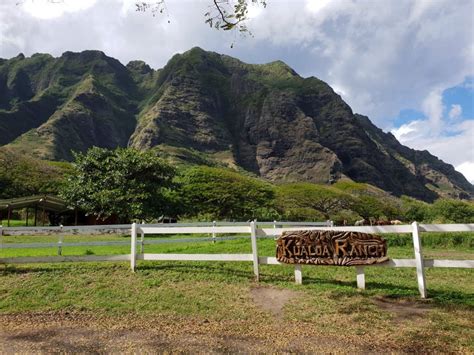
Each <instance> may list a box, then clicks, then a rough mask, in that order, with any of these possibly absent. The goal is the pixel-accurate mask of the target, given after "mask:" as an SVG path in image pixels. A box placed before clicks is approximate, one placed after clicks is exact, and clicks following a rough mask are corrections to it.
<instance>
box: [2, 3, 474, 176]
mask: <svg viewBox="0 0 474 355" xmlns="http://www.w3.org/2000/svg"><path fill="white" fill-rule="evenodd" d="M231 1H232V0H231ZM152 2H153V1H152ZM135 3H136V1H135V0H2V1H1V2H0V57H2V58H11V57H14V56H16V55H18V53H20V52H21V53H24V54H25V55H27V56H30V55H32V54H34V53H37V52H41V53H50V54H52V55H54V56H60V55H61V54H62V53H63V52H65V51H68V50H69V51H81V50H85V49H98V50H102V51H104V52H105V53H106V54H107V55H109V56H112V57H115V58H117V59H119V60H120V61H121V62H122V63H124V64H126V63H128V61H130V60H135V59H140V60H144V61H145V62H147V63H148V64H149V65H150V66H152V67H153V68H161V67H163V66H164V65H165V64H166V62H167V61H168V60H169V59H170V58H171V56H172V55H173V54H175V53H181V52H184V51H186V50H188V49H190V48H192V47H194V46H199V47H201V48H203V49H206V50H212V51H215V52H218V53H224V54H228V55H231V56H233V57H236V58H239V59H241V60H243V61H245V62H248V63H266V62H270V61H274V60H283V61H284V62H286V63H287V64H288V65H290V66H291V67H292V68H294V69H295V70H296V72H298V73H299V74H300V75H302V76H304V77H308V76H316V77H318V78H320V79H322V80H324V81H325V82H327V83H328V84H329V85H331V86H332V87H333V89H334V90H335V91H336V92H337V93H338V94H340V95H341V96H342V98H343V99H344V100H345V101H346V102H347V103H348V104H349V105H350V106H351V107H352V109H353V111H354V112H356V113H360V114H363V115H366V116H368V117H369V118H370V119H371V120H372V122H374V123H375V124H376V125H377V126H379V127H380V128H382V129H383V130H384V131H386V132H392V133H393V134H394V135H395V136H396V137H397V139H398V140H399V141H400V142H401V143H403V144H405V145H407V146H409V147H411V148H415V149H420V150H425V149H426V150H428V151H430V152H431V153H432V154H434V155H436V156H438V157H439V158H440V159H442V160H443V161H445V162H447V163H450V164H452V165H453V166H454V167H455V168H456V169H457V170H458V171H460V172H461V173H463V174H464V176H466V178H467V179H468V180H469V181H471V183H474V109H473V106H474V94H473V90H474V89H473V87H474V15H473V13H474V1H472V0H285V1H284V0H267V7H266V8H263V7H261V6H254V7H252V8H251V9H250V12H249V14H250V19H249V21H248V24H247V26H248V28H249V29H250V30H251V32H252V34H253V35H252V36H246V37H242V36H240V35H239V34H238V33H235V32H230V33H229V32H225V31H217V30H214V29H211V28H209V26H208V25H206V24H205V23H204V21H205V18H204V13H205V12H207V11H209V9H212V8H210V5H211V4H212V0H165V7H164V8H163V10H164V11H163V13H162V14H160V13H158V14H156V16H153V14H152V13H151V12H146V13H141V12H137V11H136V8H135ZM232 44H233V46H231V45H232ZM231 47H232V48H231Z"/></svg>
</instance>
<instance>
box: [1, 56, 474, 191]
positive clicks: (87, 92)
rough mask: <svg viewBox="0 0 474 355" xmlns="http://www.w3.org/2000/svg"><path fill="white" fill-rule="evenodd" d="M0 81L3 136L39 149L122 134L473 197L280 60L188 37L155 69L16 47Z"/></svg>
mask: <svg viewBox="0 0 474 355" xmlns="http://www.w3.org/2000/svg"><path fill="white" fill-rule="evenodd" d="M0 92H1V93H2V94H1V95H0V137H1V138H0V144H4V145H5V144H6V145H8V146H9V147H10V148H12V149H17V150H20V151H22V152H25V153H27V154H32V155H36V156H38V157H40V158H48V159H56V160H70V159H71V157H72V154H71V150H76V151H84V150H86V149H87V148H88V147H91V146H93V145H95V146H101V147H108V148H112V147H116V146H126V145H130V146H133V147H136V148H139V149H151V148H155V149H157V150H160V151H166V152H167V153H169V154H171V155H173V154H175V155H178V158H179V157H180V158H181V159H184V160H186V159H187V157H190V156H191V155H195V153H196V152H198V153H199V154H201V155H203V156H205V157H206V159H209V160H211V161H221V162H224V163H226V164H228V165H230V166H234V167H241V168H243V169H245V170H248V171H251V172H253V173H256V174H257V175H260V176H262V177H264V178H266V179H269V180H272V181H286V182H290V181H311V182H318V183H330V182H333V181H336V180H338V179H341V178H343V177H346V178H350V179H353V180H355V181H358V182H367V183H370V184H373V185H376V186H378V187H380V188H382V189H384V190H386V191H390V192H392V193H394V194H395V195H402V194H405V195H409V196H413V197H417V198H421V199H424V200H433V199H435V198H436V197H438V196H450V197H456V198H473V197H474V187H473V186H472V185H471V184H470V183H469V182H467V181H466V179H465V178H464V177H463V176H462V175H461V174H460V173H458V172H456V171H455V170H454V168H453V167H452V166H451V165H449V164H446V163H443V162H442V161H441V160H439V159H437V158H436V157H434V156H432V155H431V154H429V153H428V152H426V151H423V152H420V151H415V150H412V149H409V148H407V147H404V146H402V145H401V144H400V143H399V142H398V141H397V140H396V139H395V137H393V136H392V135H391V134H389V133H388V134H387V133H384V132H383V131H381V130H380V129H378V128H377V127H376V126H374V125H373V124H372V123H371V122H370V120H369V119H368V118H367V117H364V116H360V115H357V114H353V113H352V110H351V109H350V107H349V106H348V105H347V104H346V103H345V102H344V101H343V100H342V99H341V98H340V97H339V96H338V95H337V94H336V93H334V91H333V90H332V89H331V88H330V87H329V86H328V85H327V84H326V83H324V82H322V81H320V80H318V79H316V78H302V77H300V76H298V75H297V74H296V73H295V72H294V71H293V70H292V69H291V68H289V67H288V66H287V65H286V64H284V63H283V62H279V61H277V62H273V63H269V64H264V65H249V64H245V63H243V62H240V61H239V60H237V59H234V58H231V57H228V56H224V55H219V54H216V53H211V52H206V51H203V50H202V49H200V48H193V49H192V50H190V51H188V52H186V53H184V54H179V55H175V56H174V57H173V58H172V59H171V60H170V61H169V62H168V64H167V65H166V66H165V67H164V68H163V69H160V70H157V71H155V70H152V69H151V68H150V67H149V66H148V65H146V64H145V63H143V62H140V61H134V62H130V63H129V64H128V65H127V66H123V65H122V64H120V63H119V62H118V61H117V60H115V59H113V58H110V57H107V56H105V55H104V54H103V53H101V52H97V51H85V52H82V53H71V52H66V53H65V54H63V56H62V57H60V58H52V57H51V56H49V55H35V56H33V57H31V58H24V57H22V56H18V57H16V58H13V59H10V60H7V61H1V62H0ZM183 152H188V153H189V154H183ZM190 152H192V154H191V153H190Z"/></svg>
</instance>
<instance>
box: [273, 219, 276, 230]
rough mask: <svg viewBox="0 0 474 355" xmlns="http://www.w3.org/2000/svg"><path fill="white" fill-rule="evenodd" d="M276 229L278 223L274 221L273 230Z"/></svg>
mask: <svg viewBox="0 0 474 355" xmlns="http://www.w3.org/2000/svg"><path fill="white" fill-rule="evenodd" d="M276 227H277V221H276V220H273V229H276Z"/></svg>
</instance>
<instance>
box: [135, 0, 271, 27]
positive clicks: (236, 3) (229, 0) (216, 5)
mask: <svg viewBox="0 0 474 355" xmlns="http://www.w3.org/2000/svg"><path fill="white" fill-rule="evenodd" d="M135 5H136V10H137V11H140V12H147V11H150V12H151V13H152V15H153V16H156V15H157V14H162V13H163V12H167V10H166V1H165V0H159V1H137V2H136V3H135ZM249 5H258V6H263V7H264V8H265V7H266V6H267V1H266V0H212V3H211V5H210V6H209V11H208V12H206V13H205V14H204V17H205V19H206V20H205V23H207V24H208V25H209V26H210V27H211V28H215V29H217V30H219V29H222V30H224V31H229V30H234V29H236V30H238V31H239V32H241V33H249V30H248V28H247V26H246V23H245V21H247V20H248V11H249ZM168 22H169V21H168Z"/></svg>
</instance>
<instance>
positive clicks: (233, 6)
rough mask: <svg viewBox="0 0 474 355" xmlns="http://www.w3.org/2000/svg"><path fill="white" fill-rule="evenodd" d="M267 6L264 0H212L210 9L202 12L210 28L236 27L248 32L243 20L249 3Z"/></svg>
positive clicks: (246, 17)
mask: <svg viewBox="0 0 474 355" xmlns="http://www.w3.org/2000/svg"><path fill="white" fill-rule="evenodd" d="M251 4H254V5H261V6H263V7H266V6H267V3H266V0H237V2H236V3H235V1H231V0H213V6H210V8H211V9H210V11H208V12H206V13H205V14H204V17H206V21H205V23H207V24H208V25H209V26H210V27H211V28H215V29H218V30H219V29H222V30H224V31H230V30H233V29H237V30H238V31H239V32H241V33H249V34H251V33H250V31H249V30H248V28H247V26H246V25H245V21H246V20H247V19H248V11H249V5H251Z"/></svg>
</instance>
